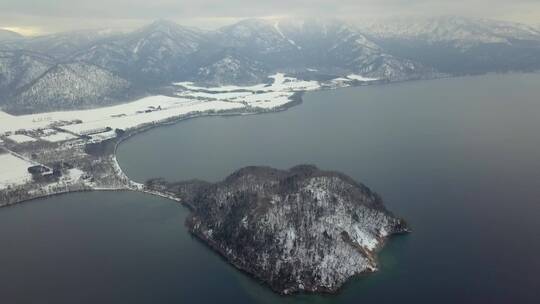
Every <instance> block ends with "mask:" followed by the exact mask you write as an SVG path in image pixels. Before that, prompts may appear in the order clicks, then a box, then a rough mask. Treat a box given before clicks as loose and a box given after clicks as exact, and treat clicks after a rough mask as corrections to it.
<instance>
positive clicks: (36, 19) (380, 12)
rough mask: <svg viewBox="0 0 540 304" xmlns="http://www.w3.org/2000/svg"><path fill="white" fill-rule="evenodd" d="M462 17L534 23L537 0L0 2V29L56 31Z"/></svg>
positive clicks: (539, 9) (539, 14) (538, 19)
mask: <svg viewBox="0 0 540 304" xmlns="http://www.w3.org/2000/svg"><path fill="white" fill-rule="evenodd" d="M448 14H452V15H465V16H471V17H483V18H493V19H506V20H513V21H518V22H525V23H540V1H539V0H342V1H339V0H338V1H328V0H326V1H323V0H272V1H270V0H267V1H249V0H226V1H217V0H190V1H186V0H153V1H151V0H147V1H143V0H93V1H88V0H55V1H54V2H52V1H48V0H2V1H1V2H0V27H12V28H35V29H36V30H42V31H59V30H67V29H80V28H87V27H109V26H112V27H118V26H124V27H132V26H138V25H140V24H143V23H147V22H149V21H151V20H154V19H158V18H166V19H172V20H174V21H177V22H179V23H183V24H192V25H202V26H206V27H208V26H212V25H214V24H215V25H216V26H219V25H222V24H223V23H227V22H231V21H233V20H235V19H239V18H247V17H264V16H291V15H293V16H294V15H300V16H317V17H338V18H344V19H348V20H353V21H354V20H358V19H365V18H377V17H387V16H394V15H428V16H429V15H448Z"/></svg>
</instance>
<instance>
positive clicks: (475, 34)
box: [365, 16, 540, 49]
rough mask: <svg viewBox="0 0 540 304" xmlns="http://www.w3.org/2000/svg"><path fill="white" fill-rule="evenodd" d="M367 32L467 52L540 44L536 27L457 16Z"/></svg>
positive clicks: (381, 25) (402, 21)
mask: <svg viewBox="0 0 540 304" xmlns="http://www.w3.org/2000/svg"><path fill="white" fill-rule="evenodd" d="M365 30H366V31H367V32H368V33H370V34H372V35H373V36H375V37H377V38H386V39H388V38H399V39H418V40H424V41H427V42H430V43H439V42H451V43H452V44H453V45H454V46H455V47H460V48H463V49H466V48H471V47H474V46H476V45H480V44H487V43H500V44H507V45H511V44H512V43H513V41H515V40H530V41H540V31H539V30H538V29H535V28H534V27H532V26H528V25H524V24H519V23H512V22H505V21H495V20H488V19H471V18H464V17H457V16H443V17H436V18H417V19H411V18H395V19H392V20H384V21H379V22H375V23H373V24H371V25H369V26H367V27H366V28H365Z"/></svg>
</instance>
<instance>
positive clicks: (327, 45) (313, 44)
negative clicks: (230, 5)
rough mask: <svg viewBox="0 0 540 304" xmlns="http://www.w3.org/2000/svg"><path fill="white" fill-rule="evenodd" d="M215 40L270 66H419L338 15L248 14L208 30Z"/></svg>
mask: <svg viewBox="0 0 540 304" xmlns="http://www.w3.org/2000/svg"><path fill="white" fill-rule="evenodd" d="M213 35H214V37H216V39H214V41H220V44H221V45H224V46H226V47H228V48H234V49H236V50H239V52H240V53H242V54H244V55H245V56H247V57H249V58H252V59H253V60H256V61H258V62H261V63H262V64H263V65H265V66H267V67H269V69H271V70H280V71H293V72H298V71H301V70H305V69H307V68H312V69H313V68H315V69H317V70H319V71H323V72H325V73H330V74H336V75H341V74H344V73H361V74H363V75H366V76H370V77H377V78H385V79H391V80H398V79H404V78H413V77H415V76H419V75H417V71H421V70H423V67H422V66H421V65H419V64H416V63H414V62H412V61H410V60H402V59H399V58H395V57H394V56H392V55H390V54H387V53H385V51H384V50H383V49H382V48H381V47H379V46H378V45H377V44H376V43H374V42H373V41H371V40H369V39H368V38H367V37H366V36H364V35H363V34H361V33H360V32H359V31H358V30H356V29H355V28H353V27H351V26H349V25H347V24H346V23H343V22H340V21H321V20H297V19H295V20H292V19H284V20H258V19H249V20H244V21H241V22H239V23H236V24H233V25H231V26H227V27H224V28H222V29H221V30H219V31H217V32H216V33H214V34H213Z"/></svg>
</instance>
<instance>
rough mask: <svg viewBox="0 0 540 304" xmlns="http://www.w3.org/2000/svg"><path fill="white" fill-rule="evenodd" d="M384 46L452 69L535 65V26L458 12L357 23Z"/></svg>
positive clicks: (538, 47) (539, 45) (538, 45)
mask: <svg viewBox="0 0 540 304" xmlns="http://www.w3.org/2000/svg"><path fill="white" fill-rule="evenodd" d="M362 30H363V31H364V32H366V33H367V34H368V35H369V36H370V37H371V38H372V39H373V40H374V41H376V42H377V43H378V44H379V45H380V46H382V47H383V48H384V49H385V50H386V51H387V52H389V53H391V54H393V55H395V56H397V57H400V58H408V59H410V60H413V61H416V62H420V63H423V64H424V65H428V66H432V67H434V68H436V69H437V70H438V71H440V72H443V73H448V74H452V75H463V74H481V73H486V72H507V71H535V70H538V69H540V31H538V29H536V28H534V27H532V26H528V25H524V24H518V23H511V22H504V21H494V20H485V19H470V18H463V17H453V16H450V17H448V16H447V17H438V18H428V19H409V18H407V19H405V18H401V19H400V18H397V19H393V20H385V21H383V22H376V23H373V24H370V25H368V26H365V27H363V28H362Z"/></svg>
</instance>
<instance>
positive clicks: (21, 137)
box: [7, 134, 36, 144]
mask: <svg viewBox="0 0 540 304" xmlns="http://www.w3.org/2000/svg"><path fill="white" fill-rule="evenodd" d="M7 139H9V140H12V141H14V142H16V143H18V144H24V143H27V142H33V141H36V139H35V138H33V137H30V136H26V135H22V134H15V135H10V136H8V137H7Z"/></svg>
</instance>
